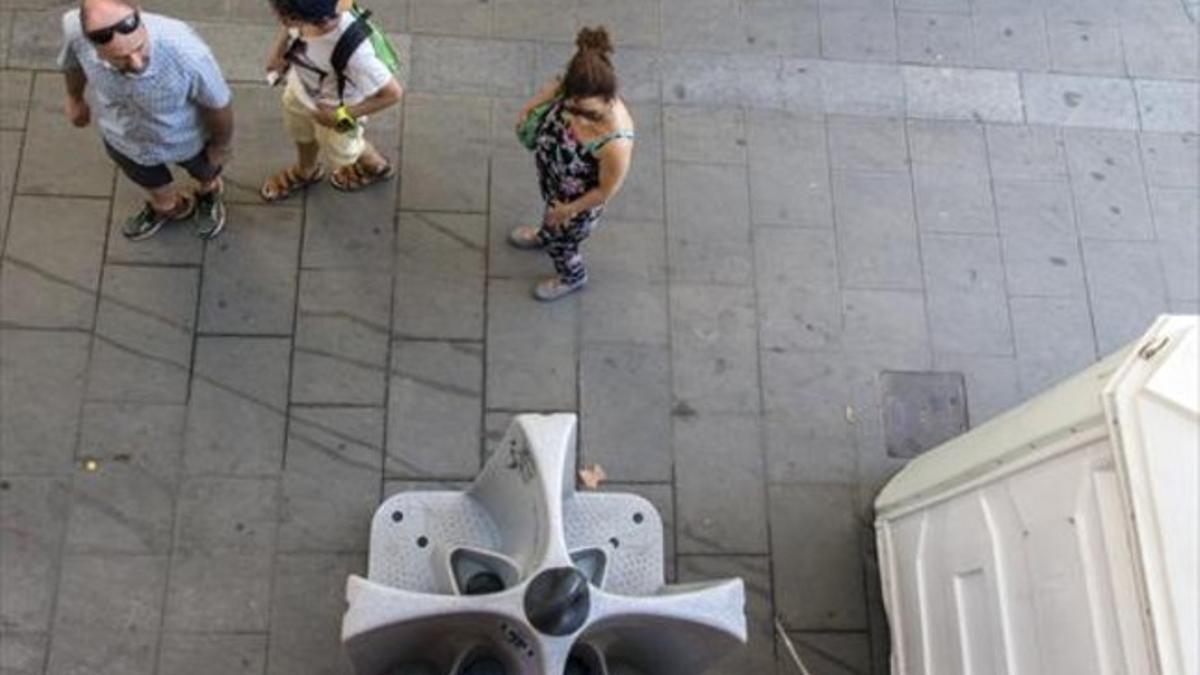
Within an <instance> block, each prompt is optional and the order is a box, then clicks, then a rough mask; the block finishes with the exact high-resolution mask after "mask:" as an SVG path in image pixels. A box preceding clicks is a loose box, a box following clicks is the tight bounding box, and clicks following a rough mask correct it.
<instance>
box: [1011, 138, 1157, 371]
mask: <svg viewBox="0 0 1200 675" xmlns="http://www.w3.org/2000/svg"><path fill="white" fill-rule="evenodd" d="M1061 133H1062V139H1063V161H1064V162H1066V170H1067V189H1068V190H1070V192H1071V223H1072V224H1073V225H1074V226H1075V248H1076V250H1077V251H1078V252H1079V264H1080V268H1081V270H1080V271H1081V272H1083V295H1084V300H1085V301H1086V304H1087V308H1088V323H1089V324H1091V327H1092V361H1095V360H1096V357H1097V355H1099V353H1100V333H1099V331H1098V330H1096V308H1095V307H1094V306H1093V303H1092V282H1091V279H1090V278H1089V277H1091V275H1090V274H1088V261H1087V257H1086V255H1085V252H1084V250H1083V230H1082V228H1080V226H1079V218H1080V216H1079V200H1078V199H1077V197H1076V195H1075V171H1073V170H1072V168H1071V139H1070V136H1071V135H1072V134H1071V133H1070V131H1069V130H1068V129H1065V128H1063V129H1062V130H1061ZM1147 198H1149V195H1147ZM1148 207H1149V204H1147V208H1148ZM1010 304H1011V303H1010ZM1013 341H1014V343H1015V341H1016V337H1015V336H1014V337H1013ZM1017 381H1018V382H1019V383H1020V384H1021V390H1022V391H1023V392H1024V391H1025V387H1026V384H1027V383H1026V382H1025V381H1024V379H1023V378H1022V377H1021V371H1020V369H1019V368H1018V369H1017Z"/></svg>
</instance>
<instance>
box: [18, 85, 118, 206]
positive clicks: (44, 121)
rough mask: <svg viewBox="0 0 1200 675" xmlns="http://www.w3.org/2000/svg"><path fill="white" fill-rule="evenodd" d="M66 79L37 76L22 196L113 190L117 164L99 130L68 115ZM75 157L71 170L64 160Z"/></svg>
mask: <svg viewBox="0 0 1200 675" xmlns="http://www.w3.org/2000/svg"><path fill="white" fill-rule="evenodd" d="M63 97H64V94H63V83H62V76H61V75H58V74H56V73H40V74H38V75H37V76H36V77H35V78H34V82H33V99H32V100H31V101H30V104H29V116H30V117H31V118H33V119H36V120H38V123H37V124H34V125H31V126H30V127H29V132H28V134H27V135H26V137H25V147H24V150H23V152H22V153H21V172H20V178H19V180H18V182H17V192H19V193H25V194H57V195H73V196H87V197H107V196H108V195H109V194H110V193H111V192H112V185H113V184H112V181H113V172H114V169H113V164H112V160H111V159H109V158H108V155H107V154H105V152H104V146H103V144H102V143H101V141H100V138H99V137H98V134H97V131H96V128H95V127H94V126H90V127H87V128H84V129H78V128H75V127H73V126H71V124H70V123H69V122H68V121H67V118H66V114H65V113H63ZM63 156H70V157H71V169H72V170H71V171H63V170H62V163H61V159H62V157H63Z"/></svg>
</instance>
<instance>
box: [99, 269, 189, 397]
mask: <svg viewBox="0 0 1200 675" xmlns="http://www.w3.org/2000/svg"><path fill="white" fill-rule="evenodd" d="M103 284H104V285H103V292H102V293H101V296H100V308H99V310H98V314H97V316H96V344H95V346H94V347H93V348H92V357H91V370H90V374H89V376H88V390H87V391H88V393H87V395H88V398H89V399H91V400H105V401H142V402H147V403H152V402H158V403H184V402H186V400H187V391H188V375H189V371H190V368H191V358H192V339H193V336H194V333H195V308H196V300H197V298H198V296H199V286H200V274H199V270H197V269H195V268H173V267H153V268H151V267H123V266H119V265H109V266H108V267H106V268H105V270H104V280H103Z"/></svg>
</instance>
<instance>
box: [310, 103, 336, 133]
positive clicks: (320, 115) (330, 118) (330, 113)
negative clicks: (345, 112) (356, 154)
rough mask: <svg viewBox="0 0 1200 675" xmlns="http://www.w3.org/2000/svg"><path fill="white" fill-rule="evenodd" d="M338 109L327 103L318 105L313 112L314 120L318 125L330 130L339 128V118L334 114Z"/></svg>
mask: <svg viewBox="0 0 1200 675" xmlns="http://www.w3.org/2000/svg"><path fill="white" fill-rule="evenodd" d="M336 111H337V108H336V107H334V106H331V105H328V104H325V103H317V109H316V110H314V111H313V114H312V118H313V121H314V122H316V123H317V124H320V125H321V126H323V127H327V128H329V129H336V128H337V116H336V115H334V112H336Z"/></svg>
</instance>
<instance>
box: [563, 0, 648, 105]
mask: <svg viewBox="0 0 1200 675" xmlns="http://www.w3.org/2000/svg"><path fill="white" fill-rule="evenodd" d="M580 2H581V3H584V4H585V5H586V4H588V3H593V2H594V3H596V4H602V5H605V6H608V5H612V6H614V7H616V6H620V5H622V4H626V3H628V4H633V3H636V4H637V5H638V6H639V7H647V5H646V4H645V3H641V2H638V0H580ZM648 8H649V11H653V9H654V8H655V4H654V3H650V4H649V5H648ZM608 25H609V26H610V30H612V29H611V26H612V24H608ZM643 26H645V27H648V26H649V24H648V23H644V24H643ZM616 30H617V31H620V29H619V28H618V29H616ZM632 35H637V31H634V32H628V31H626V32H617V33H616V34H615V35H612V34H611V33H610V36H611V37H612V39H613V40H614V41H615V42H616V44H618V45H620V44H621V42H622V41H623V40H625V39H626V36H632ZM654 39H655V40H657V37H655V38H654ZM612 59H613V67H614V68H616V70H617V72H618V73H620V76H619V79H618V86H619V91H620V95H621V98H622V100H624V101H625V102H626V103H631V102H632V103H644V104H656V103H658V102H660V101H661V100H662V53H661V52H660V51H658V49H655V48H651V47H622V48H620V49H619V51H617V52H616V53H615V54H613V56H612ZM634 120H635V121H637V122H638V124H642V123H643V122H644V121H643V120H642V119H641V118H640V116H639V115H638V114H637V111H636V110H635V111H634Z"/></svg>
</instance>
